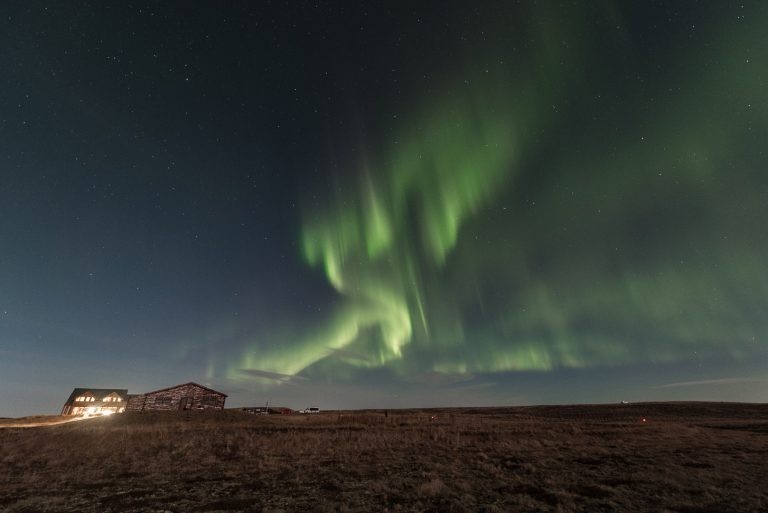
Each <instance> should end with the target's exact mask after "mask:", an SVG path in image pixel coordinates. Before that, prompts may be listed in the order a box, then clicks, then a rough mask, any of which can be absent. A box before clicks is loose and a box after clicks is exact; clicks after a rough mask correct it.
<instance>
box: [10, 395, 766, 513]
mask: <svg viewBox="0 0 768 513" xmlns="http://www.w3.org/2000/svg"><path fill="white" fill-rule="evenodd" d="M643 418H645V419H646V421H645V422H643V421H642V419H643ZM14 422H15V423H16V425H19V424H23V422H19V421H2V423H5V424H6V426H7V428H6V429H0V469H2V471H0V511H3V512H9V513H10V512H15V513H21V512H26V513H33V512H70V511H71V512H75V511H76V512H99V513H106V512H174V513H182V512H195V511H199V512H217V511H222V512H239V511H242V512H246V511H254V512H257V511H263V512H278V511H284V512H293V511H440V512H451V511H455V512H459V511H466V512H475V511H487V512H501V511H505V512H506V511H521V512H524V511H557V512H566V511H585V512H586V511H588V512H600V511H606V512H607V511H631V512H654V513H656V512H665V511H666V512H680V513H727V512H739V513H743V512H753V511H754V512H758V511H768V477H767V476H768V405H749V404H732V403H647V404H631V405H594V406H539V407H519V408H465V409H440V410H407V411H404V410H400V411H389V412H388V413H387V415H385V414H384V412H381V411H379V412H333V413H323V414H320V415H303V416H299V415H294V416H279V415H273V416H255V415H248V414H243V413H240V412H236V411H225V412H218V413H200V412H184V413H133V414H122V415H114V416H112V417H107V418H97V419H89V420H85V421H82V422H72V423H66V424H61V425H50V426H41V427H28V428H22V427H14V426H12V425H11V424H13V423H14Z"/></svg>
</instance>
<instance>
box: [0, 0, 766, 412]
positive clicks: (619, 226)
mask: <svg viewBox="0 0 768 513" xmlns="http://www.w3.org/2000/svg"><path fill="white" fill-rule="evenodd" d="M0 24H2V31H0V34H2V35H0V39H1V40H2V41H1V42H2V44H0V385H2V386H0V416H19V415H25V414H35V413H55V412H57V411H58V409H59V408H60V406H61V404H62V403H63V401H64V400H65V399H66V397H67V395H68V394H69V392H70V391H71V389H72V388H74V387H89V386H92V387H120V388H126V387H127V388H128V389H129V390H130V391H131V392H143V391H148V390H152V389H156V388H161V387H165V386H170V385H173V384H176V383H179V382H186V381H197V382H200V383H203V384H206V385H209V386H212V387H214V388H216V389H219V390H222V391H223V392H225V393H228V394H229V395H230V399H229V402H230V404H231V405H233V406H237V405H242V404H252V403H257V404H261V403H263V402H264V401H266V400H267V399H271V400H272V402H273V403H282V404H285V405H287V406H292V407H303V406H307V405H308V404H310V403H312V404H319V405H320V406H321V407H334V408H354V407H397V406H437V405H449V404H461V405H487V404H519V403H540V402H549V403H570V402H601V401H617V400H621V399H627V400H679V399H713V400H732V401H765V400H766V399H768V392H767V391H766V390H768V387H766V385H768V372H767V371H766V368H767V367H766V364H768V346H767V345H766V339H765V336H766V329H768V322H767V321H766V320H765V319H764V312H765V311H766V309H767V308H768V272H766V270H765V266H764V263H765V261H766V256H767V255H766V250H768V240H766V237H765V230H764V229H763V228H762V224H761V223H762V219H764V218H765V216H766V214H768V179H766V174H765V168H766V162H767V161H768V159H767V158H766V155H765V152H764V141H765V140H766V136H768V133H766V132H767V130H766V129H767V128H768V123H767V122H766V120H767V119H768V116H767V114H768V111H767V110H768V98H767V97H766V92H765V91H768V83H766V82H767V81H768V60H766V59H768V53H767V52H766V46H765V44H764V42H763V39H764V34H765V31H766V29H768V8H766V6H764V5H763V3H762V2H757V1H755V2H733V3H731V2H720V3H718V4H717V5H714V4H713V3H702V2H693V1H687V2H644V3H642V5H640V4H638V5H629V4H627V3H626V2H611V1H608V0H606V1H603V2H594V3H592V4H590V6H574V5H561V3H559V2H518V3H514V2H503V3H502V2H498V3H496V2H489V3H485V4H483V5H482V6H476V5H468V4H464V3H461V2H455V3H452V2H449V3H445V2H431V3H423V4H420V5H419V6H416V7H414V6H413V5H411V3H409V2H403V3H395V4H393V3H387V4H386V5H368V4H367V3H364V2H363V3H359V2H356V3H350V4H349V5H346V6H343V5H339V4H336V3H323V2H311V3H308V2H291V3H288V4H287V5H282V4H280V3H270V2H260V3H258V5H246V4H240V5H218V4H204V3H188V2H184V3H173V2H172V3H154V2H152V3H146V2H142V3H123V2H107V3H93V4H90V3H77V4H72V5H61V4H57V3H52V2H35V1H32V2H7V3H5V4H4V5H3V6H2V7H0Z"/></svg>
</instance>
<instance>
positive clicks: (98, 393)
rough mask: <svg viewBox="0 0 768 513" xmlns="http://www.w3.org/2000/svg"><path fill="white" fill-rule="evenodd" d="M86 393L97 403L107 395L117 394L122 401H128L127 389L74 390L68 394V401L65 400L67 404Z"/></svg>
mask: <svg viewBox="0 0 768 513" xmlns="http://www.w3.org/2000/svg"><path fill="white" fill-rule="evenodd" d="M86 392H90V393H91V394H92V395H93V397H94V398H95V399H96V400H97V401H102V400H103V399H104V398H105V397H107V396H108V395H109V394H117V395H119V396H120V398H121V399H122V400H123V401H125V400H127V399H128V389H127V388H76V389H74V390H73V391H72V393H71V394H69V399H67V402H68V403H71V402H73V401H74V400H75V397H79V396H81V395H83V394H85V393H86Z"/></svg>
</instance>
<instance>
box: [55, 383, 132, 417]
mask: <svg viewBox="0 0 768 513" xmlns="http://www.w3.org/2000/svg"><path fill="white" fill-rule="evenodd" d="M127 404H128V390H126V389H124V388H76V389H74V390H73V391H72V393H71V394H69V398H68V399H67V402H65V403H64V407H63V408H62V409H61V414H62V415H110V414H112V413H122V412H124V411H125V408H126V406H127Z"/></svg>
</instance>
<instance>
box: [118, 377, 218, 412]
mask: <svg viewBox="0 0 768 513" xmlns="http://www.w3.org/2000/svg"><path fill="white" fill-rule="evenodd" d="M226 400H227V394H223V393H221V392H217V391H216V390H213V389H210V388H208V387H204V386H203V385H198V384H197V383H192V382H190V383H184V384H183V385H176V386H174V387H169V388H163V389H161V390H155V391H154V392H147V393H146V394H139V395H133V396H131V397H130V398H129V399H128V407H127V410H128V411H157V410H165V411H170V410H223V409H224V402H225V401H226Z"/></svg>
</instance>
